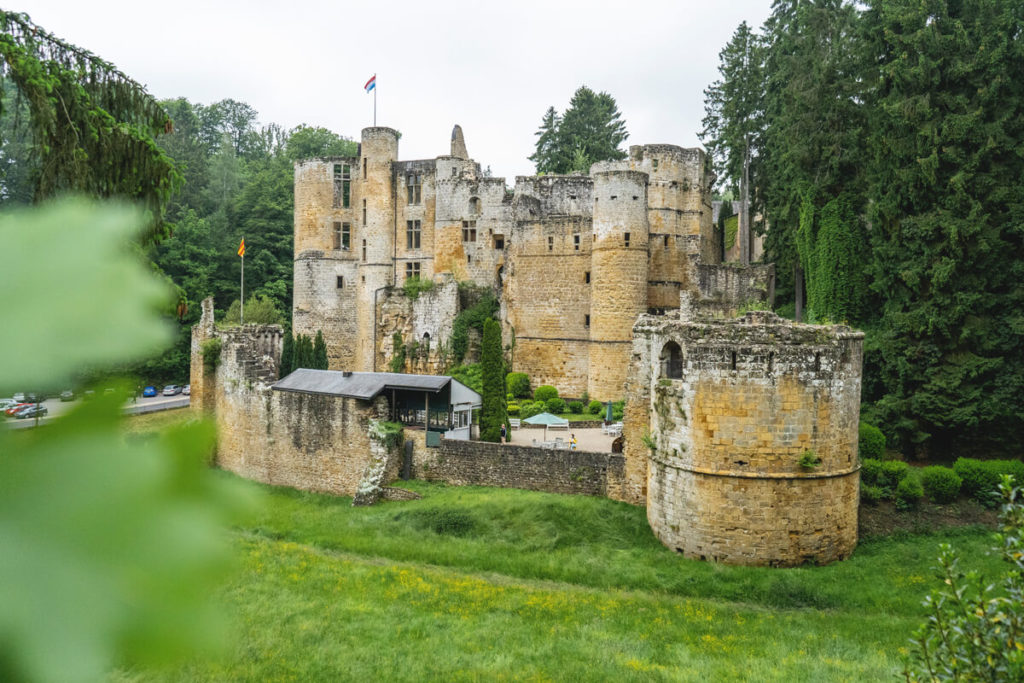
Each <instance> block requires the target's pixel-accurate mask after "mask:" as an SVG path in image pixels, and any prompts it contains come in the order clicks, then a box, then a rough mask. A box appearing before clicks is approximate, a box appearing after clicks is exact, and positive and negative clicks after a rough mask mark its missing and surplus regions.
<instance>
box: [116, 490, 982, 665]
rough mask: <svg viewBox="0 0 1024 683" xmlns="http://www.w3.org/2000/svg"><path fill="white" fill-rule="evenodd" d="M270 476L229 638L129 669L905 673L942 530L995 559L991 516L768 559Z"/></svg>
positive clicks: (571, 500)
mask: <svg viewBox="0 0 1024 683" xmlns="http://www.w3.org/2000/svg"><path fill="white" fill-rule="evenodd" d="M218 476H225V477H227V476H230V475H227V474H224V473H218ZM253 486H256V485H255V484H253ZM258 488H261V489H263V490H265V491H267V492H268V495H267V496H266V499H265V503H266V504H265V506H264V509H263V512H262V513H261V515H260V516H259V518H258V519H254V520H252V522H251V523H250V524H249V525H247V526H246V527H245V528H239V529H236V530H234V531H233V532H232V534H231V542H232V543H233V544H234V545H235V546H236V548H237V550H238V555H239V557H240V558H241V559H240V566H239V571H238V573H237V574H236V575H235V576H234V578H233V580H232V581H231V582H230V583H229V584H228V585H227V586H225V587H224V589H223V590H222V591H221V592H220V593H219V595H218V596H217V599H218V600H219V601H221V602H222V603H223V604H224V605H225V607H226V611H227V613H228V614H229V615H231V616H232V617H233V621H234V624H235V626H234V632H235V639H234V641H233V645H232V646H231V648H230V649H229V651H228V653H227V654H226V655H225V656H224V657H223V658H222V659H221V660H220V661H217V662H207V663H193V664H190V665H188V666H184V667H182V668H179V669H177V670H174V671H170V672H163V673H148V672H121V673H120V674H119V675H118V677H117V678H119V679H123V680H168V681H170V680H174V681H178V680H185V681H221V680H232V681H286V680H287V681H335V680H354V679H361V680H377V679H387V680H409V681H414V680H424V679H445V680H481V679H486V680H491V679H499V680H609V679H615V680H650V679H655V680H702V681H719V680H779V681H819V680H821V681H842V680H850V681H863V680H878V679H885V678H891V677H892V676H894V675H895V674H896V673H897V672H898V670H899V668H900V661H901V659H900V656H901V655H900V650H901V648H903V647H904V645H905V644H906V642H907V639H908V638H909V636H910V634H911V632H912V630H913V629H914V628H915V626H916V625H917V624H918V623H919V622H920V620H921V606H920V603H921V599H922V597H923V596H924V594H925V593H926V592H927V590H928V589H929V588H930V587H932V586H933V585H934V583H935V580H934V579H933V578H932V573H931V570H930V567H931V566H932V564H933V563H934V558H935V557H936V555H937V545H938V543H939V542H941V541H950V542H952V543H953V544H955V545H956V546H957V547H959V548H961V549H962V551H963V553H964V556H965V560H966V564H967V565H968V566H970V567H975V568H978V569H982V570H983V571H986V572H988V571H993V570H995V569H996V568H998V560H997V559H996V558H994V557H992V556H990V555H988V554H987V550H988V547H989V545H990V543H989V533H988V532H986V531H984V530H978V529H960V530H956V531H947V532H942V533H938V534H929V535H900V536H894V537H887V538H876V539H872V540H868V541H866V542H863V543H862V544H861V545H860V547H859V548H858V550H857V552H856V553H855V555H854V556H853V557H852V558H851V559H850V560H848V561H846V562H840V563H836V564H834V565H831V566H828V567H804V568H798V569H785V570H780V569H760V568H748V567H726V566H718V565H712V564H707V563H703V562H697V561H691V560H686V559H683V558H681V557H679V556H677V555H675V554H674V553H672V552H670V551H668V550H667V549H665V548H664V547H663V546H661V544H660V543H659V542H658V541H657V540H656V539H655V538H654V536H653V535H652V533H651V531H650V529H649V527H648V526H647V522H646V519H645V516H644V510H642V509H640V508H635V507H632V506H629V505H625V504H621V503H615V502H613V501H609V500H603V499H598V498H587V497H582V496H558V495H551V494H542V493H533V492H526V491H518V490H502V489H489V488H482V487H466V488H456V487H445V486H441V485H433V484H426V483H422V482H413V483H411V484H410V485H409V488H412V489H415V490H417V491H419V492H420V493H422V494H423V496H424V498H423V499H422V500H419V501H413V502H407V503H383V504H379V505H377V506H375V507H372V508H352V507H351V499H348V498H334V497H331V496H320V495H313V494H305V493H299V492H295V491H291V490H287V489H273V488H270V487H258Z"/></svg>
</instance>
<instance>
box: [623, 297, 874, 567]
mask: <svg viewBox="0 0 1024 683" xmlns="http://www.w3.org/2000/svg"><path fill="white" fill-rule="evenodd" d="M634 334H635V335H636V340H635V344H634V347H633V351H634V360H633V366H632V369H631V374H630V380H631V382H630V386H631V389H632V390H633V391H634V393H633V394H631V395H630V396H629V399H628V400H629V402H630V403H629V407H630V412H629V413H628V414H627V416H626V417H627V421H626V428H627V429H626V434H627V437H626V438H627V453H626V456H627V459H634V460H636V459H638V458H646V459H647V462H648V476H647V491H646V497H647V519H648V521H649V522H650V524H651V528H652V529H653V530H654V533H655V535H657V536H658V538H660V539H661V541H662V542H663V543H664V544H665V545H667V546H668V547H670V548H673V549H675V550H676V551H678V552H680V553H682V554H683V555H686V556H687V557H694V558H698V559H702V560H711V561H716V562H725V563H729V564H752V565H771V566H793V565H799V564H803V563H805V562H814V563H817V564H824V563H827V562H832V561H834V560H839V559H843V558H845V557H847V556H849V555H850V553H851V552H853V549H854V546H855V545H856V543H857V507H858V502H859V501H858V498H859V486H858V484H859V472H858V470H859V469H860V463H859V462H858V458H857V437H858V434H857V427H858V420H859V416H860V380H861V358H862V355H863V343H864V342H863V340H864V334H863V333H861V332H857V331H854V330H851V329H850V328H848V327H844V326H841V325H836V326H821V325H801V324H799V323H793V322H790V321H788V320H784V319H782V318H779V317H778V316H776V315H775V314H774V313H770V312H767V311H756V312H752V313H747V314H746V315H745V316H744V317H742V318H734V319H714V320H712V319H710V318H698V319H695V320H692V321H691V320H686V319H684V320H680V319H678V318H676V319H673V318H668V317H656V316H644V317H643V318H641V319H640V321H639V322H638V323H637V325H636V327H635V328H634ZM634 405H635V407H637V408H642V410H641V411H639V412H635V411H633V410H632V409H633V408H634ZM641 413H643V415H641ZM644 417H645V418H646V420H647V424H646V425H644V424H640V422H642V421H643V419H642V418H644ZM640 434H643V435H644V436H643V438H639V435H640ZM630 435H635V436H636V437H637V438H633V439H631V438H630Z"/></svg>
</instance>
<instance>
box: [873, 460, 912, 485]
mask: <svg viewBox="0 0 1024 683" xmlns="http://www.w3.org/2000/svg"><path fill="white" fill-rule="evenodd" d="M908 469H909V468H908V467H907V463H905V462H903V461H901V460H886V461H884V462H883V463H882V468H881V471H880V473H879V475H878V485H879V486H881V487H882V488H885V489H889V490H890V491H894V490H896V487H897V486H899V484H900V482H901V481H903V480H904V479H905V478H906V476H907V470H908Z"/></svg>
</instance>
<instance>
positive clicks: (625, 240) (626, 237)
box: [622, 232, 629, 249]
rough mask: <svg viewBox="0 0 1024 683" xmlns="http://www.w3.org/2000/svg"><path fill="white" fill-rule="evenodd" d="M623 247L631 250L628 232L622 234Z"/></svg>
mask: <svg viewBox="0 0 1024 683" xmlns="http://www.w3.org/2000/svg"><path fill="white" fill-rule="evenodd" d="M622 246H624V247H626V248H627V249H629V233H628V232H624V233H622Z"/></svg>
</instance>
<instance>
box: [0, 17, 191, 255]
mask: <svg viewBox="0 0 1024 683" xmlns="http://www.w3.org/2000/svg"><path fill="white" fill-rule="evenodd" d="M0 81H2V85H3V87H2V88H0V113H7V112H17V113H24V114H25V116H24V117H22V116H5V117H3V118H2V119H0V123H2V124H3V126H4V129H5V130H4V133H5V139H12V140H14V141H16V149H15V150H14V151H15V154H16V155H18V154H20V155H21V156H22V158H21V159H20V160H19V161H20V162H21V163H22V164H23V165H24V166H25V169H24V171H22V173H23V175H21V176H20V177H17V178H13V180H16V183H15V185H16V186H17V187H18V189H20V191H11V190H12V189H14V188H7V189H6V191H5V192H3V195H2V196H0V199H2V200H7V201H10V200H12V199H25V198H26V197H27V195H28V194H29V192H28V190H27V188H29V187H30V188H31V198H32V200H34V201H41V200H43V199H47V198H50V197H53V196H56V195H59V194H62V193H66V192H77V193H81V194H85V195H88V196H91V197H100V198H107V197H121V198H127V199H131V200H134V201H138V202H140V203H142V204H143V205H144V206H145V207H146V209H147V212H148V218H149V225H150V227H149V230H148V231H146V233H145V234H144V235H143V236H142V237H143V240H144V241H153V240H159V239H162V238H164V237H167V236H168V235H169V233H170V230H169V229H168V226H167V225H166V224H165V222H164V208H165V206H166V205H167V202H168V201H169V200H170V198H171V195H172V194H173V193H174V192H175V191H176V190H177V189H178V188H179V187H180V185H181V182H182V176H181V174H180V173H179V171H178V169H177V167H176V165H175V163H174V161H173V160H172V159H171V157H170V156H169V155H168V154H167V153H166V152H165V151H164V150H163V149H162V148H161V147H160V146H159V145H158V144H157V142H156V139H157V137H159V136H161V135H163V134H165V133H169V132H170V131H171V130H172V128H173V124H172V121H171V118H170V116H169V115H168V113H167V112H166V111H165V110H164V108H163V107H162V106H161V105H160V103H159V102H157V101H156V100H155V99H153V97H151V96H150V95H149V94H148V93H147V92H146V90H145V89H144V88H143V87H142V86H141V85H140V84H138V83H136V82H135V81H134V80H132V79H131V78H128V77H127V76H125V75H124V74H123V73H121V72H120V71H118V69H117V68H116V67H115V66H114V65H113V64H110V63H108V62H105V61H103V60H102V59H100V58H99V57H97V56H96V55H93V54H92V53H90V52H88V51H86V50H83V49H82V48H79V47H76V46H74V45H71V44H70V43H67V42H65V41H63V40H61V39H59V38H57V37H56V36H54V35H52V34H50V33H47V32H46V31H45V30H43V29H42V28H40V27H39V26H36V25H35V24H33V23H32V22H31V20H30V19H29V18H28V16H27V15H25V14H17V13H14V12H7V11H3V10H0ZM5 147H6V146H5ZM6 151H7V150H6V149H5V152H6ZM5 180H8V181H9V180H12V177H11V176H10V175H9V174H8V175H6V176H5ZM5 184H6V183H5Z"/></svg>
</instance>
